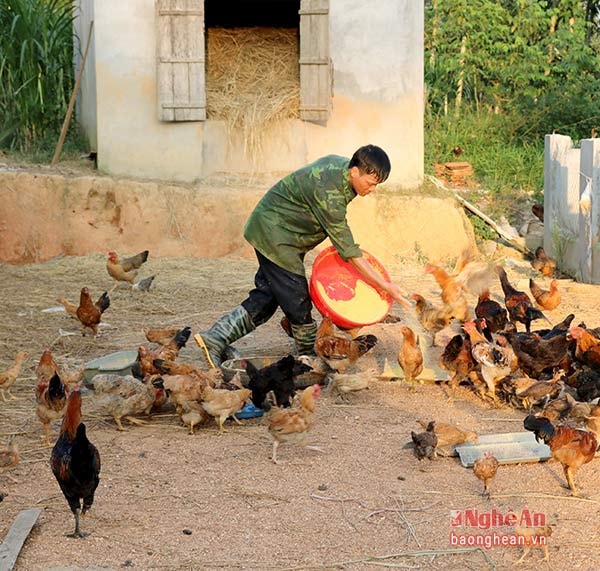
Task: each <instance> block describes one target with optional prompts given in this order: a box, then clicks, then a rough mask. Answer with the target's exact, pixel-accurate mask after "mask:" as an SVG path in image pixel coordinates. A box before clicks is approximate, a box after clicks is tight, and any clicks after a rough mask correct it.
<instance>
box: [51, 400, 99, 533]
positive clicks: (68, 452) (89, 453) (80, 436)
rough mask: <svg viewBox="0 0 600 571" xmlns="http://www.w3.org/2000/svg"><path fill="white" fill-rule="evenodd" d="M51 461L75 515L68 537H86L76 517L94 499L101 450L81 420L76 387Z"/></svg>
mask: <svg viewBox="0 0 600 571" xmlns="http://www.w3.org/2000/svg"><path fill="white" fill-rule="evenodd" d="M50 465H51V467H52V473H53V474H54V476H55V478H56V481H57V482H58V485H59V486H60V489H61V490H62V493H63V495H64V496H65V499H66V500H67V502H68V504H69V507H70V508H71V511H72V512H73V515H74V516H75V531H74V532H73V533H72V534H70V535H69V537H86V536H87V535H89V533H86V532H83V531H81V528H80V523H79V519H80V515H81V516H83V515H85V514H86V513H87V512H88V510H89V509H90V508H91V507H92V504H93V503H94V493H95V492H96V488H97V487H98V484H99V482H100V454H99V452H98V449H97V448H96V447H95V446H94V445H93V444H92V443H91V442H90V441H89V440H88V437H87V434H86V428H85V424H83V423H82V422H81V393H80V391H79V389H78V388H76V389H75V390H73V392H72V393H71V394H70V395H69V401H68V404H67V411H66V413H65V418H64V420H63V424H62V428H61V431H60V436H59V437H58V440H57V441H56V444H55V445H54V448H53V449H52V456H51V458H50Z"/></svg>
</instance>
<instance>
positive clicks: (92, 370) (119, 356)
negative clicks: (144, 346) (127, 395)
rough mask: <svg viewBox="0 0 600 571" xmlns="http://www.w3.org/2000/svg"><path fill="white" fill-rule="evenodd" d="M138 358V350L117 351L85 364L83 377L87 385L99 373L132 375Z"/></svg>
mask: <svg viewBox="0 0 600 571" xmlns="http://www.w3.org/2000/svg"><path fill="white" fill-rule="evenodd" d="M137 356H138V352H137V349H136V350H130V351H117V352H116V353H111V354H110V355H104V356H103V357H98V358H97V359H92V360H91V361H88V362H87V363H86V364H85V369H84V371H83V376H84V378H85V383H86V385H88V384H89V383H90V381H91V380H92V379H93V378H94V377H95V376H96V375H97V374H98V373H114V374H115V375H131V367H132V365H133V364H134V363H135V361H136V359H137Z"/></svg>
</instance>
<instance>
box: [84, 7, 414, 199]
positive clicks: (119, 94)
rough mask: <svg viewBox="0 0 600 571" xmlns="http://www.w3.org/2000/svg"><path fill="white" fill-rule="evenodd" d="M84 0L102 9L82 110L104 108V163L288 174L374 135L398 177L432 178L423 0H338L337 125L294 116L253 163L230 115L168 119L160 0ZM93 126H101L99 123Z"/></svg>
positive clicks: (160, 170) (121, 168)
mask: <svg viewBox="0 0 600 571" xmlns="http://www.w3.org/2000/svg"><path fill="white" fill-rule="evenodd" d="M80 1H81V2H83V3H84V7H85V10H86V11H87V12H90V11H91V10H92V8H93V12H94V19H95V22H94V27H95V32H94V33H95V36H94V43H95V58H94V60H93V65H89V67H88V66H86V69H87V74H93V75H94V76H95V78H94V79H95V81H93V80H91V79H88V81H89V82H90V84H93V83H95V86H96V91H95V95H96V99H95V101H93V98H92V97H91V96H90V94H89V93H87V94H86V92H84V91H82V94H81V95H82V100H81V106H80V117H82V118H85V117H92V116H93V112H92V110H91V109H90V107H94V106H95V116H96V120H97V122H96V130H97V150H98V166H99V169H100V170H101V171H104V172H107V173H111V174H118V175H127V176H134V177H142V178H157V179H163V180H175V181H193V180H196V179H199V178H203V177H206V176H208V175H210V174H211V173H214V172H251V171H254V172H257V171H258V172H285V171H289V170H293V169H295V168H298V167H300V166H302V165H303V164H305V163H306V162H308V161H310V160H312V159H314V158H317V157H319V156H321V155H323V154H329V153H336V154H342V155H351V154H352V152H353V151H354V150H355V149H356V148H357V147H359V146H361V145H363V144H365V143H374V144H378V145H380V146H382V147H383V148H385V149H386V151H387V152H388V154H389V155H390V158H391V161H392V176H391V177H390V183H395V184H400V185H402V186H405V187H414V186H417V185H419V184H420V183H421V182H422V179H423V6H422V3H420V2H414V1H411V0H372V1H371V2H368V3H366V2H361V1H359V0H331V1H330V45H331V57H332V61H333V68H334V99H333V111H332V114H331V117H330V119H329V121H328V124H327V126H326V127H323V126H319V125H314V124H311V123H306V122H302V121H299V120H297V121H288V122H286V124H285V125H283V126H280V127H279V128H278V129H276V130H275V131H274V132H272V133H271V134H270V136H269V137H268V139H267V140H266V142H265V144H264V145H263V154H262V157H261V158H260V160H258V161H252V160H251V159H250V158H249V157H247V156H246V155H245V153H244V149H243V144H242V142H241V140H240V141H237V142H236V140H235V137H231V136H230V134H229V133H228V132H227V129H226V127H225V124H224V123H223V122H218V121H205V122H194V123H161V122H160V121H158V119H157V112H156V108H157V99H156V98H157V95H156V61H155V53H156V47H155V38H156V32H155V22H154V19H155V17H154V1H153V0H127V2H121V1H120V0H101V1H99V0H80ZM224 1H225V0H224ZM88 17H89V16H88ZM84 126H85V127H86V129H88V130H90V132H91V130H92V126H91V125H90V121H88V120H86V121H85V122H84ZM232 141H233V146H232V145H231V142H232Z"/></svg>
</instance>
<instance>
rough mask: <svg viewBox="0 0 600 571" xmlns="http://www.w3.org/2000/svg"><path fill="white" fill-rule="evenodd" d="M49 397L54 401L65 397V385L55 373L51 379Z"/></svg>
mask: <svg viewBox="0 0 600 571" xmlns="http://www.w3.org/2000/svg"><path fill="white" fill-rule="evenodd" d="M48 395H49V396H50V398H52V399H56V398H61V397H64V396H65V385H64V384H63V382H62V381H61V379H60V377H59V376H58V373H54V375H52V378H51V379H50V383H49V385H48Z"/></svg>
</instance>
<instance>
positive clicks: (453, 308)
mask: <svg viewBox="0 0 600 571" xmlns="http://www.w3.org/2000/svg"><path fill="white" fill-rule="evenodd" d="M425 272H426V273H428V274H432V275H433V277H434V278H435V281H436V282H437V284H438V285H439V286H440V288H441V290H442V292H441V296H442V301H443V302H444V304H445V305H446V306H448V311H449V313H450V315H452V317H454V318H456V319H458V320H459V321H466V320H467V319H469V306H468V303H467V298H466V297H465V294H464V290H463V287H462V285H461V284H459V283H457V282H456V279H455V277H454V276H451V275H449V274H448V272H446V270H444V268H441V267H440V266H434V265H433V264H427V265H426V266H425Z"/></svg>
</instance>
